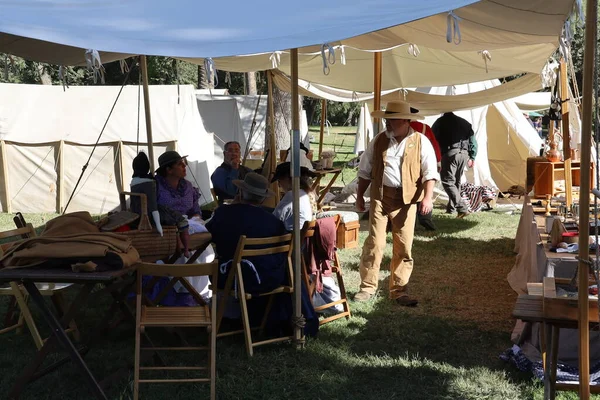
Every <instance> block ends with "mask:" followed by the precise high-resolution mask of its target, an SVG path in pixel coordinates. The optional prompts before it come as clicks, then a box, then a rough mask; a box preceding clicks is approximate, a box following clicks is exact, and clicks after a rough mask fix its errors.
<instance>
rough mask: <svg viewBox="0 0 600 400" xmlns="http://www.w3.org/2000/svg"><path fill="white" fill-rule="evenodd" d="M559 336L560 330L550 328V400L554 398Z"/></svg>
mask: <svg viewBox="0 0 600 400" xmlns="http://www.w3.org/2000/svg"><path fill="white" fill-rule="evenodd" d="M559 336H560V328H559V327H558V326H552V347H551V348H550V354H549V356H550V357H549V361H550V398H551V399H552V400H554V398H555V397H556V368H557V366H558V339H559Z"/></svg>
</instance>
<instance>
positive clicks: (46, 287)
mask: <svg viewBox="0 0 600 400" xmlns="http://www.w3.org/2000/svg"><path fill="white" fill-rule="evenodd" d="M17 221H21V219H19V220H17V217H15V223H16V224H17V226H19V225H23V224H24V226H23V227H20V228H17V229H13V230H10V231H4V232H0V239H12V242H14V241H15V240H17V239H19V240H21V239H27V238H30V237H34V236H35V229H34V228H33V225H31V224H26V223H24V222H22V223H21V222H17ZM12 242H10V241H9V242H8V243H3V244H2V245H1V246H0V254H3V253H4V251H5V250H6V249H8V248H9V247H10V246H11V245H12V244H13V243H12ZM36 286H37V287H38V290H39V291H40V293H41V294H42V295H43V296H49V297H50V299H51V301H52V303H53V304H54V307H55V308H56V311H57V312H58V314H59V315H60V316H62V315H63V314H64V310H65V305H66V302H65V299H64V297H63V291H64V290H65V289H66V288H68V287H69V286H71V284H65V283H36ZM0 296H12V297H13V299H14V304H15V306H16V307H18V314H19V315H18V317H16V315H15V318H12V316H11V315H7V317H6V318H5V327H4V328H3V329H0V334H2V333H6V332H10V331H13V330H16V331H17V333H19V332H20V331H22V328H23V325H24V323H25V324H26V325H27V328H28V329H29V332H30V333H31V336H32V338H33V342H34V343H35V346H36V347H37V349H38V350H39V349H40V348H42V346H43V344H44V341H45V339H43V338H42V336H41V335H40V332H39V330H38V328H37V325H36V324H35V321H34V319H33V316H32V314H31V311H30V310H29V307H28V306H27V300H28V294H27V290H25V288H24V287H23V286H22V285H19V283H18V282H10V284H9V286H6V287H0ZM15 311H16V309H15ZM9 313H10V312H9ZM10 314H16V312H15V313H10ZM14 319H16V322H13V321H14ZM66 332H69V333H71V334H72V335H73V338H74V339H75V340H79V339H80V335H79V330H78V328H77V324H76V323H75V321H74V320H72V321H71V322H69V328H68V329H66Z"/></svg>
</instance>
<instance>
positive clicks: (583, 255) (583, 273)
mask: <svg viewBox="0 0 600 400" xmlns="http://www.w3.org/2000/svg"><path fill="white" fill-rule="evenodd" d="M597 13H598V0H588V1H587V9H586V13H585V52H584V59H583V92H582V95H583V104H582V111H583V112H582V118H583V121H582V129H581V143H582V146H581V164H580V165H581V169H580V174H581V183H580V190H579V205H580V207H579V226H583V227H584V228H585V229H580V231H579V268H578V269H577V272H578V279H577V281H578V290H577V292H578V306H579V307H578V308H579V398H580V399H584V400H587V399H589V398H590V387H589V385H590V331H589V329H590V326H589V320H590V310H589V301H588V281H589V278H588V265H587V263H586V262H587V261H588V259H589V256H590V247H589V236H590V232H589V229H588V226H589V223H590V189H591V188H590V158H591V145H590V144H591V143H592V100H593V98H592V91H593V87H592V85H593V82H594V79H593V74H594V72H595V71H594V66H595V62H596V60H595V51H594V46H595V45H596V29H597V23H598V14H597Z"/></svg>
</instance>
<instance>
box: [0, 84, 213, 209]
mask: <svg viewBox="0 0 600 400" xmlns="http://www.w3.org/2000/svg"><path fill="white" fill-rule="evenodd" d="M119 89H120V87H118V86H80V87H70V88H68V89H67V90H63V88H62V87H61V86H45V85H17V84H0V140H1V141H0V158H1V159H2V166H3V167H2V170H1V173H2V180H3V182H4V184H3V185H2V186H1V187H0V204H1V207H2V208H1V210H2V211H3V212H7V211H11V210H12V211H21V212H60V211H61V209H62V208H63V207H64V206H65V205H66V202H67V201H68V198H69V196H70V194H71V192H72V190H73V187H74V186H75V183H76V181H77V179H78V178H79V175H80V173H81V169H82V167H83V166H84V164H85V163H86V161H87V159H88V157H89V155H90V153H91V151H92V148H93V145H94V143H96V140H98V139H99V142H98V147H97V148H96V150H95V152H94V155H93V157H92V160H91V161H90V164H89V167H88V168H87V170H86V171H85V174H84V176H83V179H82V181H81V183H80V185H79V187H78V188H77V191H76V194H75V196H74V198H73V200H72V202H71V204H70V205H69V211H76V210H88V211H90V212H92V213H106V212H107V211H109V210H111V209H113V208H114V207H116V206H117V205H118V202H119V197H118V191H119V190H121V189H125V190H128V189H129V182H130V180H131V175H132V168H131V162H132V160H133V157H135V155H136V151H137V149H138V144H137V143H138V141H139V142H140V145H139V149H140V150H145V149H146V147H145V142H146V135H145V129H146V127H145V120H144V116H143V107H144V104H143V96H140V102H141V104H140V109H141V115H140V119H139V134H138V115H139V114H138V111H139V109H138V90H139V88H138V86H125V87H124V88H123V92H122V93H121V96H120V98H119V100H118V102H117V104H116V106H115V108H114V111H113V113H112V115H111V117H110V119H109V120H108V123H107V125H106V128H105V129H104V133H103V134H102V136H101V137H99V135H100V132H101V130H102V127H103V125H104V123H105V122H106V120H107V118H108V115H109V112H110V110H111V107H112V106H113V103H114V102H115V99H116V98H117V94H118V92H119ZM150 93H151V96H152V102H151V108H152V125H153V130H154V145H155V148H156V150H155V157H158V155H160V154H161V153H162V152H163V151H165V150H169V149H174V150H177V149H179V150H180V151H182V152H184V153H185V154H186V155H189V157H188V160H189V164H190V168H188V176H187V178H188V179H189V180H191V181H192V182H193V183H194V185H195V186H198V187H199V189H200V191H201V192H202V195H203V197H202V200H201V201H202V202H208V201H212V198H211V195H210V180H209V172H210V171H212V170H213V169H214V167H215V165H214V162H213V155H212V151H211V150H212V146H207V145H206V144H207V143H210V144H212V142H213V138H212V135H211V134H209V133H207V132H206V130H205V129H204V126H203V124H202V120H201V118H200V115H199V113H198V111H197V106H196V96H195V93H194V88H193V87H192V86H184V85H182V86H179V89H178V88H177V86H167V85H160V86H151V87H150ZM178 93H179V94H178ZM156 165H158V164H156ZM196 181H197V183H196Z"/></svg>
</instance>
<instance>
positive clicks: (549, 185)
mask: <svg viewBox="0 0 600 400" xmlns="http://www.w3.org/2000/svg"><path fill="white" fill-rule="evenodd" d="M564 174H565V163H564V162H562V161H561V162H550V161H536V162H535V164H534V177H535V178H534V185H533V190H534V193H535V197H538V198H545V197H546V196H547V195H551V196H554V195H555V194H556V193H558V191H557V189H556V182H557V181H559V180H564ZM571 179H572V182H573V186H579V185H580V184H581V174H580V163H579V161H573V162H571ZM590 186H591V187H594V166H593V165H591V166H590Z"/></svg>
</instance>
